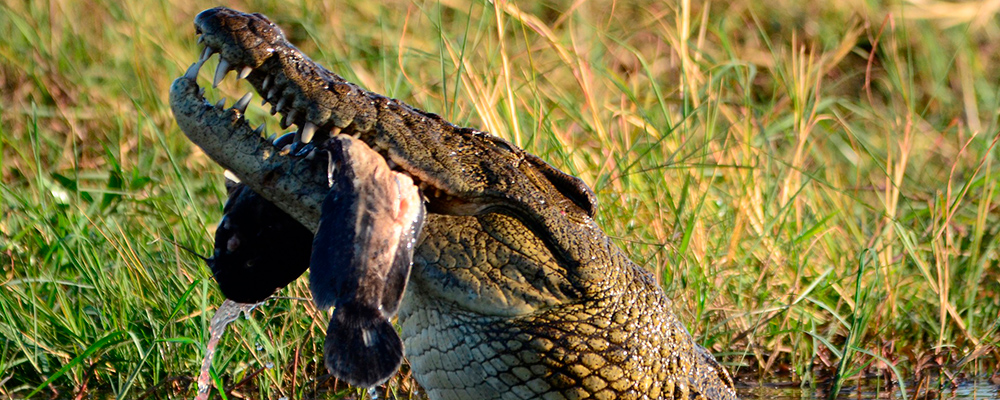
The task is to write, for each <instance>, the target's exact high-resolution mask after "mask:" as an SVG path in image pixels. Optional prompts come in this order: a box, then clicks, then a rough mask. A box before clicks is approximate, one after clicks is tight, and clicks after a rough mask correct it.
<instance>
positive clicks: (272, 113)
mask: <svg viewBox="0 0 1000 400" xmlns="http://www.w3.org/2000/svg"><path fill="white" fill-rule="evenodd" d="M277 113H278V106H274V105H272V106H271V115H274V114H277Z"/></svg>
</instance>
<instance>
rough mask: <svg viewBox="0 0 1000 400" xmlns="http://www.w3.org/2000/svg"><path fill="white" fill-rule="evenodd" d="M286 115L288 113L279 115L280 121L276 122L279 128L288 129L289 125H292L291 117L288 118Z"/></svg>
mask: <svg viewBox="0 0 1000 400" xmlns="http://www.w3.org/2000/svg"><path fill="white" fill-rule="evenodd" d="M288 115H289V114H285V115H283V116H281V122H280V123H279V124H278V125H279V126H281V129H288V127H289V126H292V119H291V118H289V117H288Z"/></svg>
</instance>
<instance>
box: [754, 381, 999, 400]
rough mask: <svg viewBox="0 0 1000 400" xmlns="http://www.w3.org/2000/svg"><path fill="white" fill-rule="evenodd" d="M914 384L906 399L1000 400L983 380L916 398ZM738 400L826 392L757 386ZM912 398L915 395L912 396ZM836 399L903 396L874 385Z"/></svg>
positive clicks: (908, 388)
mask: <svg viewBox="0 0 1000 400" xmlns="http://www.w3.org/2000/svg"><path fill="white" fill-rule="evenodd" d="M916 386H917V385H916V383H915V382H910V383H908V384H907V385H906V392H907V393H906V397H905V398H906V399H920V400H922V399H954V400H1000V386H998V385H995V384H992V383H990V382H988V381H987V380H985V379H983V380H978V381H971V380H970V381H967V382H963V383H960V384H959V385H958V387H947V388H944V389H942V390H940V391H938V390H936V389H931V390H930V391H929V392H928V390H927V388H926V386H925V387H922V388H920V393H919V395H916V394H917V393H915V392H914V391H915V390H916ZM949 386H950V385H949ZM739 395H740V398H741V399H745V400H747V399H775V400H777V399H817V400H821V399H822V400H825V399H827V398H828V397H827V396H828V395H827V392H826V391H824V390H822V389H819V388H810V387H806V388H800V387H797V386H787V385H781V384H766V383H765V384H761V385H760V386H757V387H744V388H740V389H739ZM915 395H916V396H915ZM837 398H838V399H845V400H847V399H889V398H891V399H894V400H902V399H903V398H904V397H903V394H902V392H901V391H900V390H899V388H898V387H896V389H895V390H893V391H892V392H891V393H890V392H889V391H888V390H886V389H885V388H884V387H882V388H878V387H876V386H874V385H871V386H868V385H865V386H861V387H858V386H854V387H847V388H844V389H843V390H841V391H840V395H838V396H837Z"/></svg>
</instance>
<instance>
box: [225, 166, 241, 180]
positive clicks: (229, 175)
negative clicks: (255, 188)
mask: <svg viewBox="0 0 1000 400" xmlns="http://www.w3.org/2000/svg"><path fill="white" fill-rule="evenodd" d="M222 175H223V176H225V177H226V179H229V180H231V181H233V182H236V183H240V178H239V177H238V176H236V174H234V173H233V171H230V170H228V169H227V170H225V171H224V172H223V173H222Z"/></svg>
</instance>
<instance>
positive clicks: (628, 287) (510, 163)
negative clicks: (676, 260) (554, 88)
mask: <svg viewBox="0 0 1000 400" xmlns="http://www.w3.org/2000/svg"><path fill="white" fill-rule="evenodd" d="M195 26H196V28H197V30H198V33H202V34H203V35H202V38H201V39H200V41H202V42H203V43H204V44H205V45H206V46H208V48H209V49H210V51H209V52H208V53H206V54H208V55H210V54H211V53H219V54H220V56H221V58H222V60H225V61H226V64H224V65H223V68H232V69H235V70H236V71H237V72H240V71H243V72H245V73H247V75H246V79H247V80H248V81H249V82H250V83H251V84H252V85H253V86H254V88H255V89H256V90H257V91H258V93H261V94H262V95H263V96H264V97H265V99H266V100H267V101H268V102H270V103H271V104H273V105H274V106H275V107H277V109H278V110H277V111H279V112H281V113H282V114H283V118H282V120H283V125H286V124H287V125H290V124H295V125H298V126H299V129H300V131H299V132H300V133H299V134H298V135H302V136H305V137H313V138H312V140H313V141H323V140H325V139H326V138H329V137H331V136H334V135H337V134H350V135H354V136H356V137H359V138H360V139H361V140H362V141H363V142H364V143H366V144H367V145H368V146H370V147H371V148H372V149H375V150H376V151H377V152H379V154H381V155H382V156H383V157H384V158H385V159H386V160H387V162H388V163H389V165H390V166H392V167H393V168H394V169H395V170H397V171H399V172H403V173H405V174H407V175H409V176H411V177H412V178H413V179H414V182H416V183H418V185H419V187H420V189H421V192H422V193H423V195H424V196H425V197H426V198H427V209H428V211H429V212H430V213H429V214H428V215H427V220H426V223H425V225H424V229H423V231H422V232H421V235H420V238H419V241H418V247H417V249H416V251H415V254H414V257H413V268H412V271H411V276H410V284H409V286H408V287H407V291H406V294H405V296H404V300H403V304H402V305H401V306H400V307H401V308H400V311H399V318H400V324H401V326H402V337H403V340H404V345H405V354H406V357H407V358H408V359H409V362H410V365H411V367H412V371H413V376H414V377H415V378H416V380H417V382H418V383H420V385H421V386H422V387H423V388H424V389H425V390H426V392H427V394H428V396H429V397H430V398H432V399H467V398H468V399H477V400H479V399H493V398H511V399H516V398H552V399H559V398H583V397H594V398H608V399H611V398H621V399H633V398H634V399H639V398H678V399H688V398H704V399H713V400H729V399H735V398H736V394H735V391H734V390H733V383H732V380H731V379H730V378H729V376H728V374H727V372H726V371H725V370H724V369H723V368H722V367H721V366H720V365H718V364H717V363H716V362H715V360H714V358H712V356H711V355H710V354H709V353H708V352H707V351H706V350H705V349H703V348H701V347H700V346H698V345H697V344H695V343H694V341H693V340H692V338H691V336H690V334H688V332H687V330H686V329H685V328H684V326H683V325H682V324H681V323H680V321H678V320H677V318H676V317H675V316H674V315H673V314H672V313H671V311H670V300H668V299H667V298H666V296H665V295H664V293H663V291H662V290H661V289H660V288H659V287H658V286H657V285H656V283H655V281H654V280H653V278H652V276H651V275H650V274H649V273H648V272H647V271H645V270H643V269H642V268H640V267H638V266H637V265H635V264H634V263H632V262H631V261H630V260H629V259H628V258H627V257H626V256H625V255H624V254H622V252H621V251H620V250H619V249H618V248H617V247H616V246H614V244H612V243H611V241H610V239H609V238H608V236H607V235H606V234H605V233H604V232H603V231H601V229H600V228H599V227H598V226H597V224H596V223H595V222H594V220H593V219H592V217H593V213H594V211H595V209H596V200H595V198H594V195H593V193H592V192H591V191H590V189H589V188H588V187H587V186H586V185H585V184H584V183H583V182H582V181H580V180H579V179H577V178H575V177H572V176H570V175H567V174H565V173H563V172H561V171H559V170H557V169H555V168H553V167H551V166H550V165H548V164H546V163H545V162H544V161H542V160H541V159H539V158H538V157H535V156H533V155H531V154H529V153H526V152H524V151H523V150H521V149H519V148H517V147H515V146H513V145H512V144H510V143H508V142H506V141H505V140H503V139H500V138H498V137H495V136H492V135H489V134H487V133H483V132H480V131H477V130H474V129H468V128H460V127H457V126H454V125H452V124H450V123H448V122H447V121H444V120H443V119H441V118H440V117H438V116H437V115H434V114H430V113H426V112H424V111H420V110H417V109H415V108H413V107H410V106H408V105H406V104H403V103H401V102H399V101H397V100H393V99H389V98H386V97H383V96H381V95H378V94H375V93H371V92H368V91H365V90H364V89H361V88H359V87H357V86H356V85H354V84H352V83H349V82H346V81H345V80H344V79H343V78H341V77H339V76H337V75H336V74H334V73H332V72H330V71H328V70H326V69H324V68H323V67H321V66H319V65H318V64H315V63H314V62H312V61H311V60H309V58H308V57H306V56H305V55H303V54H302V53H301V52H299V51H298V49H296V48H294V47H293V46H292V45H291V44H289V43H288V42H287V41H286V40H285V38H284V36H283V34H282V33H281V31H280V29H278V28H277V27H276V26H275V25H273V24H272V23H271V22H270V21H268V20H267V19H266V18H265V17H264V16H262V15H260V14H252V15H251V14H243V13H239V12H236V11H233V10H228V9H221V8H220V9H212V10H206V11H205V12H202V13H201V14H199V15H198V17H197V18H196V19H195ZM202 61H203V60H202ZM200 66H201V62H199V63H196V65H194V66H192V69H191V70H189V72H188V73H187V74H185V76H183V77H181V78H178V79H177V80H176V81H175V82H174V84H173V86H172V87H171V93H170V103H171V107H172V109H173V111H174V115H175V117H176V119H177V122H178V125H180V127H181V128H182V129H183V130H184V132H185V133H186V134H187V135H188V137H189V138H190V139H191V140H192V141H193V142H195V143H196V144H197V145H198V146H200V147H201V148H202V149H203V150H205V152H206V153H207V154H208V155H209V156H210V157H212V158H213V159H214V160H215V161H216V162H218V163H219V164H221V165H222V166H224V167H226V168H228V169H230V170H232V171H233V172H234V173H235V174H236V175H237V176H239V177H240V179H241V180H242V181H243V182H244V183H246V184H247V185H249V186H250V187H251V188H252V189H253V190H254V191H255V192H257V193H260V194H261V195H262V196H264V197H265V198H267V199H268V200H270V201H272V202H273V203H274V204H276V205H277V206H278V207H279V208H281V209H283V210H285V211H286V212H287V213H288V214H289V215H291V216H292V217H293V218H295V219H297V220H298V221H299V222H301V223H302V224H303V225H304V226H306V227H307V228H309V229H310V230H312V231H314V232H315V231H316V227H317V223H318V221H319V217H320V215H319V214H320V208H321V207H320V206H321V204H322V201H323V198H324V196H325V195H326V193H327V191H328V190H329V189H328V188H329V186H328V182H327V175H326V166H325V164H324V163H322V162H318V160H322V157H317V156H316V155H317V154H321V153H315V152H312V153H310V152H308V151H307V150H308V149H306V150H303V151H302V154H303V155H304V156H302V157H291V156H286V155H282V154H281V153H282V149H277V148H275V147H274V146H273V145H272V144H271V142H270V141H267V140H264V139H262V138H261V137H260V135H259V134H258V133H256V132H255V131H254V130H253V129H252V128H251V127H250V126H249V125H248V124H247V122H246V120H245V119H243V115H242V114H243V112H242V111H241V110H239V109H235V108H233V109H224V108H219V107H214V106H212V105H210V104H208V103H207V102H206V101H205V100H204V98H203V97H202V96H201V95H200V94H199V87H198V84H197V82H196V78H197V72H198V69H199V68H200ZM313 132H315V134H313ZM285 150H286V151H287V148H285ZM292 150H293V153H295V152H298V150H299V145H298V144H297V145H296V146H294V148H293V149H292Z"/></svg>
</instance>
